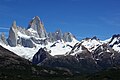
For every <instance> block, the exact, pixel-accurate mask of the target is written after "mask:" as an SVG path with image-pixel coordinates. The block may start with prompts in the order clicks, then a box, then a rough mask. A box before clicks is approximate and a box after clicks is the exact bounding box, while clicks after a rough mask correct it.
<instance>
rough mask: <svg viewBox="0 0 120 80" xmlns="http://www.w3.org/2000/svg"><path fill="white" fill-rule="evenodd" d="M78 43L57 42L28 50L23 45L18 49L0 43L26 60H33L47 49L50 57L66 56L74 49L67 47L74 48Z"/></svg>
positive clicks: (75, 41)
mask: <svg viewBox="0 0 120 80" xmlns="http://www.w3.org/2000/svg"><path fill="white" fill-rule="evenodd" d="M77 42H78V41H77V40H75V39H74V40H73V41H72V42H64V41H62V42H61V41H59V40H58V41H56V42H54V43H48V45H38V44H36V47H33V48H28V47H23V46H21V45H18V46H16V47H11V46H9V45H5V44H2V43H0V45H1V46H3V47H4V48H6V49H8V50H10V51H12V52H14V53H16V54H17V55H19V56H21V57H24V58H26V59H29V60H32V58H33V56H34V55H35V53H36V52H37V51H38V50H39V49H40V48H44V47H46V48H47V49H48V51H50V55H52V56H55V55H65V54H66V52H69V51H70V50H71V49H72V48H71V47H70V46H67V45H71V46H73V45H74V44H76V43H77Z"/></svg>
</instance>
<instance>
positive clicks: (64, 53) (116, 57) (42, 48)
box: [0, 16, 120, 74]
mask: <svg viewBox="0 0 120 80" xmlns="http://www.w3.org/2000/svg"><path fill="white" fill-rule="evenodd" d="M0 45H1V46H2V47H4V48H6V49H8V50H10V51H11V52H14V53H15V54H16V55H18V56H20V57H22V58H25V59H27V60H29V61H30V62H32V64H34V65H38V66H42V67H49V68H55V69H62V70H65V71H68V72H70V73H75V74H83V73H94V72H98V71H102V70H103V69H104V70H106V69H110V68H113V67H119V65H120V34H115V35H113V36H112V37H111V38H109V39H107V40H104V41H103V40H100V39H98V38H97V37H96V36H94V37H92V38H84V39H82V40H80V41H78V40H77V39H76V38H75V36H74V35H73V34H72V33H70V32H65V33H63V32H62V31H61V30H60V29H58V30H56V31H55V32H47V31H46V29H45V27H44V24H43V22H42V21H41V20H40V18H39V17H38V16H35V17H34V18H33V19H32V20H31V21H30V23H29V25H28V26H27V28H26V29H25V28H23V27H20V26H18V25H17V24H16V21H14V22H13V24H12V26H11V27H10V30H9V36H8V38H7V39H6V38H5V34H4V33H2V34H1V36H0ZM3 50H4V49H3ZM6 55H7V54H6ZM12 58H14V57H12ZM1 60H2V59H1ZM6 60H8V59H6ZM10 60H13V61H15V62H18V61H17V60H16V57H15V60H14V59H11V58H10ZM2 63H3V62H2ZM7 63H9V62H7ZM7 63H5V64H7ZM18 63H19V62H18Z"/></svg>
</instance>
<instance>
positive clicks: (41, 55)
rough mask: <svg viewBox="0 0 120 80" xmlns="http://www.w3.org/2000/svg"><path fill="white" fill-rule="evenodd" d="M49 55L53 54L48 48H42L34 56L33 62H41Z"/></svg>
mask: <svg viewBox="0 0 120 80" xmlns="http://www.w3.org/2000/svg"><path fill="white" fill-rule="evenodd" d="M49 57H51V55H50V54H49V52H48V51H47V50H46V48H40V49H39V51H38V52H37V53H36V54H35V55H34V56H33V60H32V63H33V64H39V63H41V62H43V61H44V60H45V59H47V58H49Z"/></svg>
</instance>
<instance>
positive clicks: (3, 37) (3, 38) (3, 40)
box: [0, 32, 8, 45]
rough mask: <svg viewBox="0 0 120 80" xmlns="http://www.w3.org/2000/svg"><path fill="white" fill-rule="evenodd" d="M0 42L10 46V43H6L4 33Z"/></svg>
mask: <svg viewBox="0 0 120 80" xmlns="http://www.w3.org/2000/svg"><path fill="white" fill-rule="evenodd" d="M0 40H1V42H2V43H3V44H6V45H8V42H7V41H6V38H5V34H4V33H3V32H2V33H1V35H0Z"/></svg>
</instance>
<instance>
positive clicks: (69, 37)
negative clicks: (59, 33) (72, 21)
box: [63, 32, 75, 42]
mask: <svg viewBox="0 0 120 80" xmlns="http://www.w3.org/2000/svg"><path fill="white" fill-rule="evenodd" d="M73 38H75V37H74V36H73V35H72V34H71V33H70V32H66V33H64V34H63V40H64V41H65V42H72V40H73Z"/></svg>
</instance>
